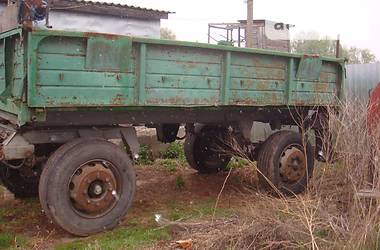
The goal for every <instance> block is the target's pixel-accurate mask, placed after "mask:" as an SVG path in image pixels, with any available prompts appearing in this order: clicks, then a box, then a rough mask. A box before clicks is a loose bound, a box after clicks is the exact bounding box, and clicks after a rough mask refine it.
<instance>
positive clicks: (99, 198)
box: [69, 160, 120, 218]
mask: <svg viewBox="0 0 380 250" xmlns="http://www.w3.org/2000/svg"><path fill="white" fill-rule="evenodd" d="M115 171H116V168H115V166H114V165H113V164H112V163H110V162H109V161H106V160H92V161H89V162H87V163H85V164H83V165H81V166H80V167H78V168H77V169H76V171H75V172H74V174H73V175H72V177H71V179H70V182H69V190H70V201H71V205H72V207H73V208H74V211H75V212H76V213H78V214H79V215H80V216H82V217H85V218H98V217H102V216H104V215H105V214H107V213H108V212H109V211H111V210H112V209H113V208H114V206H115V205H116V203H117V200H118V197H119V196H118V195H119V194H120V192H119V191H120V190H119V188H120V185H118V183H119V180H118V179H117V178H116V176H118V175H115V173H114V172H115Z"/></svg>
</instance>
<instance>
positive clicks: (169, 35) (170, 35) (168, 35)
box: [160, 27, 177, 40]
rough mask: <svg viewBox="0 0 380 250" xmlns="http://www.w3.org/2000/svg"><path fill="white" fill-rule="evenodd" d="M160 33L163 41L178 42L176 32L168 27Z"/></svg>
mask: <svg viewBox="0 0 380 250" xmlns="http://www.w3.org/2000/svg"><path fill="white" fill-rule="evenodd" d="M160 33H161V39H168V40H176V38H177V37H176V34H175V33H174V31H172V30H171V29H169V28H166V27H164V28H161V30H160Z"/></svg>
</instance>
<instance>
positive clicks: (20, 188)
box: [0, 163, 39, 198]
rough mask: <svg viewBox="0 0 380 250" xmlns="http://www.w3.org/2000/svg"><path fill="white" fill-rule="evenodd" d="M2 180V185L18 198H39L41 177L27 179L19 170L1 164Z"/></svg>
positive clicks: (0, 178)
mask: <svg viewBox="0 0 380 250" xmlns="http://www.w3.org/2000/svg"><path fill="white" fill-rule="evenodd" d="M0 180H1V182H0V184H1V183H2V185H3V186H4V187H6V188H7V189H8V191H10V192H11V193H13V194H14V196H15V197H16V198H34V197H38V182H39V176H36V177H33V178H26V177H24V176H22V175H21V174H20V171H19V170H17V169H11V168H9V167H7V166H6V165H4V164H2V163H0Z"/></svg>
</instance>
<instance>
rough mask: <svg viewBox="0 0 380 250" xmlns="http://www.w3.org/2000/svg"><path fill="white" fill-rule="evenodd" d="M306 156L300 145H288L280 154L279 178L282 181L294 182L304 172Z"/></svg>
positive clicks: (301, 176)
mask: <svg viewBox="0 0 380 250" xmlns="http://www.w3.org/2000/svg"><path fill="white" fill-rule="evenodd" d="M306 166H307V163H306V156H305V153H304V152H303V150H302V147H301V146H300V145H290V146H288V147H287V148H286V149H285V150H284V151H283V152H282V154H281V159H280V178H281V181H282V182H283V183H286V184H294V183H297V182H298V181H299V180H301V179H302V178H303V177H304V176H305V174H306Z"/></svg>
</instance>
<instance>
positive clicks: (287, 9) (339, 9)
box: [103, 0, 380, 60]
mask: <svg viewBox="0 0 380 250" xmlns="http://www.w3.org/2000/svg"><path fill="white" fill-rule="evenodd" d="M103 1H107V2H115V3H123V4H130V5H135V6H140V7H147V8H156V9H161V10H167V11H172V12H175V14H170V16H169V19H168V20H163V21H162V27H168V28H170V29H171V30H173V31H174V32H175V33H176V35H177V39H178V40H185V41H198V42H207V27H208V26H207V25H208V23H212V22H213V23H215V22H236V21H237V20H241V19H246V15H247V14H246V1H245V0H191V1H184V0H103ZM379 16H380V0H360V1H354V0H317V1H316V0H313V1H311V0H287V1H285V0H254V19H267V20H273V21H277V22H283V23H288V24H293V25H295V28H293V29H292V35H296V34H298V33H300V32H317V33H319V34H320V35H321V36H329V37H331V38H332V39H336V37H337V36H338V35H340V39H341V42H342V44H343V45H344V46H356V47H359V48H363V49H364V48H368V49H370V50H371V51H372V52H373V53H374V54H375V55H376V57H377V59H378V60H380V32H379V30H380V28H379V27H378V26H379V25H380V18H379Z"/></svg>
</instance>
